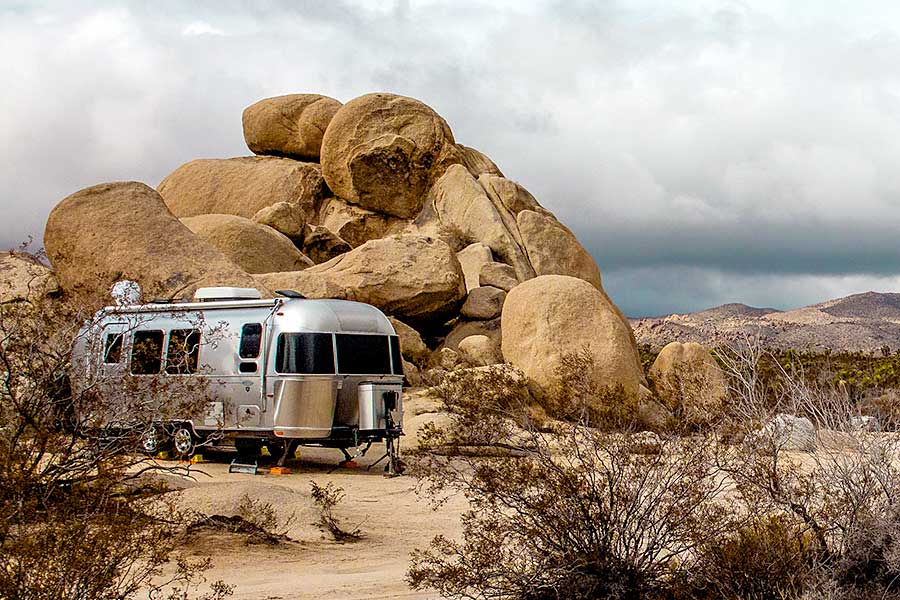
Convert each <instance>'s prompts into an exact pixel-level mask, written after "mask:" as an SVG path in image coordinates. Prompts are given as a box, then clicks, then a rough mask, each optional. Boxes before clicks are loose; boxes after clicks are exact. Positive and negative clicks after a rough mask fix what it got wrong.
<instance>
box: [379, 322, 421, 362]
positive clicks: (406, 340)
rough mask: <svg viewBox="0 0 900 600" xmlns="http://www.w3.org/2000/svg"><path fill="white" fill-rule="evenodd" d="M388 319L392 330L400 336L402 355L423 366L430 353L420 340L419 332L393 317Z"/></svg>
mask: <svg viewBox="0 0 900 600" xmlns="http://www.w3.org/2000/svg"><path fill="white" fill-rule="evenodd" d="M388 321H390V322H391V325H392V326H393V327H394V331H395V332H396V333H397V336H398V337H399V338H400V353H401V354H403V357H404V358H405V359H407V360H409V361H410V362H411V363H413V364H415V365H419V366H425V365H426V364H428V358H429V357H430V355H431V353H430V352H429V351H428V346H426V345H425V342H423V341H422V336H421V335H419V332H418V331H416V330H415V329H413V328H412V327H410V326H409V325H407V324H406V323H404V322H403V321H400V320H399V319H396V318H394V317H388Z"/></svg>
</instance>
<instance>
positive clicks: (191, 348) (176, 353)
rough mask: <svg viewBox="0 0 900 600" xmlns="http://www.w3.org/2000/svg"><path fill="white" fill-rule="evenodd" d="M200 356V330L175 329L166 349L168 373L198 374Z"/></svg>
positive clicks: (170, 334)
mask: <svg viewBox="0 0 900 600" xmlns="http://www.w3.org/2000/svg"><path fill="white" fill-rule="evenodd" d="M199 356H200V330H199V329H173V330H172V331H170V332H169V346H168V348H167V349H166V373H169V374H170V375H189V374H191V373H196V372H197V362H198V360H197V359H198V358H199Z"/></svg>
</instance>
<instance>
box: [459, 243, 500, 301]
mask: <svg viewBox="0 0 900 600" xmlns="http://www.w3.org/2000/svg"><path fill="white" fill-rule="evenodd" d="M456 258H457V259H459V264H460V266H461V267H462V271H463V275H464V276H465V278H466V291H467V292H471V291H472V290H474V289H475V288H477V287H478V286H479V285H481V284H480V283H479V276H480V273H481V268H482V267H483V266H484V265H486V264H488V263H490V262H493V260H494V257H493V256H491V249H490V248H488V247H487V246H485V245H484V244H482V243H481V242H475V243H474V244H469V245H468V246H466V247H465V248H463V249H462V250H460V251H459V252H457V253H456Z"/></svg>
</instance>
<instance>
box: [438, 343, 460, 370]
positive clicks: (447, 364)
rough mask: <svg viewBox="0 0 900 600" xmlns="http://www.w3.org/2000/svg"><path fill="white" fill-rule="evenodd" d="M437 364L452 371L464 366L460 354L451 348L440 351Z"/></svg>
mask: <svg viewBox="0 0 900 600" xmlns="http://www.w3.org/2000/svg"><path fill="white" fill-rule="evenodd" d="M437 362H438V364H439V365H440V366H441V368H444V369H447V370H448V371H452V370H454V369H456V368H457V367H459V366H460V365H461V364H462V360H461V359H460V357H459V353H458V352H456V351H455V350H451V349H450V348H441V349H440V350H439V351H438V356H437Z"/></svg>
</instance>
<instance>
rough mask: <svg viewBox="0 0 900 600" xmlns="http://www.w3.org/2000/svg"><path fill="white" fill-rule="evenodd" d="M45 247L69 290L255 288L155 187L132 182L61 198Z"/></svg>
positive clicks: (147, 291)
mask: <svg viewBox="0 0 900 600" xmlns="http://www.w3.org/2000/svg"><path fill="white" fill-rule="evenodd" d="M44 245H45V247H46V249H47V255H48V257H49V258H50V262H51V263H52V265H53V268H54V271H55V272H56V275H57V277H59V282H60V284H61V285H62V287H63V289H65V290H67V291H76V290H77V291H86V292H102V293H106V291H107V290H108V289H109V287H110V286H111V285H112V284H113V283H115V282H116V281H118V280H120V279H132V280H134V281H136V282H138V283H139V284H140V286H141V288H142V289H143V290H144V292H145V294H146V296H147V297H152V296H153V295H159V294H178V295H180V296H190V295H191V294H192V293H193V292H194V291H195V290H196V289H197V288H198V287H203V286H236V287H253V286H255V285H257V282H256V281H255V280H254V279H253V277H251V276H250V275H249V274H248V273H246V272H245V271H244V270H243V269H241V268H240V267H238V266H237V265H236V264H234V263H233V262H231V261H230V260H228V258H226V257H225V255H224V254H222V253H221V252H220V251H219V250H217V249H216V248H215V247H214V246H212V245H211V244H209V243H208V242H205V241H204V240H202V239H200V238H199V237H197V236H196V235H194V233H193V232H192V231H191V230H190V229H188V228H187V227H186V226H185V225H184V224H183V223H181V222H180V221H179V220H178V219H177V218H176V217H175V216H174V215H173V214H172V213H171V212H169V210H168V209H167V208H166V204H165V202H163V199H162V197H160V195H159V194H158V193H157V192H156V190H154V189H153V188H150V187H148V186H146V185H144V184H143V183H138V182H134V181H131V182H119V183H103V184H100V185H95V186H92V187H89V188H86V189H83V190H81V191H79V192H75V193H74V194H72V195H71V196H68V197H66V198H64V199H63V200H62V201H61V202H60V203H59V204H57V205H56V207H55V208H54V209H53V211H51V213H50V217H49V218H48V219H47V227H46V229H45V230H44ZM263 291H265V290H263Z"/></svg>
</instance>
